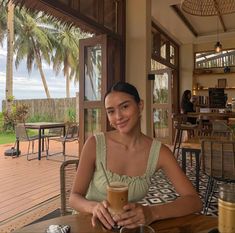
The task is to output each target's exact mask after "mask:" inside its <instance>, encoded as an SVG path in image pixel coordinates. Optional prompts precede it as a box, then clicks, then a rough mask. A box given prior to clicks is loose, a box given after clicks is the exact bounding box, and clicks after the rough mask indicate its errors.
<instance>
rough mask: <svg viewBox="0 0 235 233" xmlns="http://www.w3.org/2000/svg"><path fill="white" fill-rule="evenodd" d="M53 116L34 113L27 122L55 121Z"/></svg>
mask: <svg viewBox="0 0 235 233" xmlns="http://www.w3.org/2000/svg"><path fill="white" fill-rule="evenodd" d="M53 121H54V119H53V116H49V115H34V116H32V117H30V118H29V119H28V120H27V122H53Z"/></svg>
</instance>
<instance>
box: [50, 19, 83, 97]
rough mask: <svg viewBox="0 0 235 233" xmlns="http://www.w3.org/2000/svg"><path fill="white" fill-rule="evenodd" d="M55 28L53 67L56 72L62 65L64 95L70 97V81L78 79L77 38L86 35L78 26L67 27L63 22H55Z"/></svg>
mask: <svg viewBox="0 0 235 233" xmlns="http://www.w3.org/2000/svg"><path fill="white" fill-rule="evenodd" d="M55 28H56V41H57V42H58V43H57V46H56V51H55V54H54V56H53V68H54V70H55V71H56V73H57V74H58V73H59V71H60V70H61V68H62V67H63V73H64V76H65V78H66V97H67V98H69V97H70V81H71V80H72V79H74V81H75V82H76V81H78V79H79V72H78V65H79V59H78V57H79V40H80V39H81V38H84V37H87V35H86V34H83V33H81V31H80V29H79V28H75V27H69V26H68V25H64V24H60V23H59V24H58V22H57V24H55Z"/></svg>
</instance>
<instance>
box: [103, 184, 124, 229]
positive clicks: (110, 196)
mask: <svg viewBox="0 0 235 233" xmlns="http://www.w3.org/2000/svg"><path fill="white" fill-rule="evenodd" d="M107 201H108V202H109V212H110V214H111V216H115V215H117V214H121V213H122V212H123V207H124V206H125V205H126V204H127V203H128V186H127V184H125V183H122V182H110V185H108V186H107ZM117 229H119V226H114V229H113V230H114V231H116V230H117Z"/></svg>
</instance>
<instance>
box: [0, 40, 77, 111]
mask: <svg viewBox="0 0 235 233" xmlns="http://www.w3.org/2000/svg"><path fill="white" fill-rule="evenodd" d="M6 57H7V51H6V42H5V43H3V47H1V45H0V112H1V111H2V100H3V99H5V89H6ZM13 66H14V70H13V96H14V97H15V99H44V98H46V94H45V91H44V87H43V84H42V80H41V77H40V73H39V71H38V70H37V69H36V68H35V69H33V70H32V72H31V73H30V74H28V70H27V67H26V61H25V60H23V61H22V62H21V63H20V65H19V67H18V68H17V69H16V68H15V63H13ZM43 71H44V73H45V76H46V81H47V85H48V89H49V92H50V94H51V98H64V97H65V96H66V82H65V77H64V76H63V73H62V72H61V73H60V74H58V75H57V76H56V75H55V73H54V72H53V70H52V68H51V67H50V66H49V65H48V64H46V63H43ZM78 89H79V85H78V84H77V85H76V86H75V85H74V82H73V81H72V82H71V85H70V96H71V97H74V96H76V92H78Z"/></svg>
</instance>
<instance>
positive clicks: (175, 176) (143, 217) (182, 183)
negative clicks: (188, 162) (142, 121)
mask: <svg viewBox="0 0 235 233" xmlns="http://www.w3.org/2000/svg"><path fill="white" fill-rule="evenodd" d="M158 169H162V170H163V171H164V173H165V175H166V176H167V177H168V179H169V180H170V181H171V183H172V185H173V186H174V188H175V190H176V192H177V193H178V194H179V195H180V196H179V197H178V198H177V199H176V200H174V201H172V202H169V203H165V204H161V205H153V206H142V205H140V204H136V203H130V204H128V205H126V206H125V207H124V208H125V210H126V212H125V213H123V214H122V215H121V216H116V217H115V218H114V221H117V223H118V224H119V225H121V226H127V227H129V228H133V227H136V226H137V225H138V224H150V223H151V222H153V221H156V220H160V219H166V218H172V217H179V216H184V215H187V214H191V213H195V212H199V211H200V210H201V209H202V202H201V200H200V198H199V196H198V194H197V192H196V191H195V189H194V188H193V186H192V184H191V182H190V181H189V180H188V178H187V177H186V175H185V174H184V172H183V171H182V170H181V168H180V167H179V165H178V162H177V161H176V159H175V157H174V156H173V154H172V152H171V151H170V149H169V148H168V147H166V146H165V145H162V146H161V149H160V154H159V159H158V163H157V170H158Z"/></svg>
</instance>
